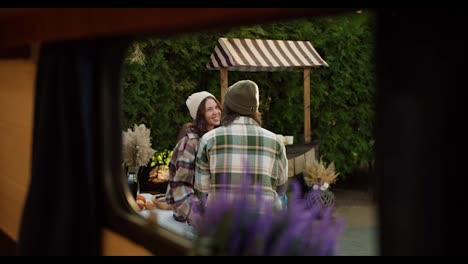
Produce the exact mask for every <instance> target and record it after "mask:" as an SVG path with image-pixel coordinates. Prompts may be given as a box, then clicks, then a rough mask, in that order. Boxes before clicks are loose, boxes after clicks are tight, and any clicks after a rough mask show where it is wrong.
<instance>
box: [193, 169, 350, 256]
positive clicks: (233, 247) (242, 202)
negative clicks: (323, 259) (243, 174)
mask: <svg viewBox="0 0 468 264" xmlns="http://www.w3.org/2000/svg"><path fill="white" fill-rule="evenodd" d="M247 178H248V177H247ZM253 183H254V179H248V180H245V181H244V182H242V183H241V184H240V186H239V188H238V189H236V195H235V196H232V191H233V190H231V189H227V188H225V189H222V190H220V191H219V193H218V194H217V196H216V200H215V201H214V202H213V203H211V204H210V206H209V208H205V209H204V210H201V209H200V208H195V207H197V206H193V207H194V208H193V214H195V215H196V216H194V217H193V218H192V219H194V223H193V224H194V227H195V230H196V233H197V239H196V240H195V241H194V254H196V255H236V256H244V255H320V256H323V255H334V254H335V253H336V248H337V243H338V238H339V236H340V234H341V232H342V228H343V224H344V222H343V220H342V219H340V218H336V217H335V216H334V215H333V207H323V206H321V204H320V203H316V204H313V205H310V204H307V200H305V199H303V198H302V195H301V190H300V187H299V183H297V182H293V183H292V195H291V199H290V205H289V208H288V210H276V209H274V207H273V204H272V203H271V202H270V201H266V200H264V199H263V197H262V195H261V189H260V187H257V186H255V185H253Z"/></svg>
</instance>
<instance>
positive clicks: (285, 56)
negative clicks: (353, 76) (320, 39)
mask: <svg viewBox="0 0 468 264" xmlns="http://www.w3.org/2000/svg"><path fill="white" fill-rule="evenodd" d="M319 66H328V64H327V62H326V61H324V60H323V59H322V58H321V57H320V55H319V54H318V53H317V51H316V50H315V49H314V47H313V46H312V44H311V43H310V42H309V41H292V40H266V39H237V38H233V39H228V38H220V39H219V40H218V44H217V45H216V47H215V48H214V51H213V53H212V54H211V57H210V62H209V63H208V64H207V65H206V67H207V68H208V69H209V70H219V69H220V68H223V67H226V68H227V69H228V70H229V71H251V72H253V71H284V70H302V69H303V68H304V67H319Z"/></svg>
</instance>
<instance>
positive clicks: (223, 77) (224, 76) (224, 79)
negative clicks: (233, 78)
mask: <svg viewBox="0 0 468 264" xmlns="http://www.w3.org/2000/svg"><path fill="white" fill-rule="evenodd" d="M219 81H220V83H221V93H220V95H219V96H220V97H221V98H220V102H221V105H222V104H223V103H224V95H225V94H226V92H227V88H228V70H227V68H225V67H224V68H221V69H220V80H219Z"/></svg>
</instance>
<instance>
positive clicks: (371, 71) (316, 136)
mask: <svg viewBox="0 0 468 264" xmlns="http://www.w3.org/2000/svg"><path fill="white" fill-rule="evenodd" d="M220 37H228V38H261V39H282V40H307V41H310V42H311V43H312V44H313V45H314V47H315V49H316V50H317V52H318V53H319V54H320V55H321V56H322V58H323V59H324V60H325V61H327V63H328V64H329V66H330V67H320V68H312V69H311V76H310V81H311V96H310V102H311V125H312V140H313V141H317V142H318V143H319V144H320V155H321V156H322V157H323V159H324V161H326V162H330V161H335V164H336V167H337V171H338V172H340V173H341V175H349V174H350V173H352V172H353V171H354V170H355V169H357V168H360V167H362V166H363V165H366V164H368V163H369V162H370V161H371V160H372V159H373V146H372V142H373V137H372V135H373V126H374V117H375V106H374V96H375V62H374V47H375V43H374V17H373V15H372V13H368V12H362V13H360V14H358V13H356V14H350V15H346V16H333V17H319V18H313V19H302V20H295V21H289V22H281V23H275V24H266V25H255V26H249V27H242V28H235V29H230V30H226V31H205V32H197V33H191V34H186V35H179V36H175V37H174V36H171V37H166V38H162V37H161V38H150V39H142V40H138V41H135V43H133V45H132V46H131V47H130V48H129V50H128V57H127V58H128V59H127V60H126V62H125V63H124V66H123V78H122V94H123V102H122V103H123V112H124V114H123V118H124V120H123V126H124V127H123V128H122V129H123V130H124V129H126V128H127V127H131V126H132V125H133V124H140V123H144V124H146V125H147V127H149V128H151V133H152V135H151V136H152V143H153V148H155V149H156V151H157V153H159V155H166V156H168V155H170V153H169V151H170V150H172V148H173V147H174V145H175V143H176V142H175V141H176V137H177V135H178V132H179V129H180V127H181V126H182V124H183V123H185V122H190V121H191V118H190V115H189V113H188V110H187V108H186V106H185V100H186V98H187V97H188V96H189V95H190V94H191V93H193V92H197V91H201V90H207V91H210V92H211V93H213V94H214V95H215V96H216V97H218V98H220V97H219V96H220V88H219V87H220V83H219V72H218V71H209V70H207V69H206V64H207V63H208V61H209V58H210V55H211V53H212V51H213V49H214V47H215V45H216V44H217V41H218V38H220ZM240 79H251V80H254V81H255V82H256V83H257V84H258V85H259V88H260V101H261V105H260V111H261V112H262V115H263V121H264V127H265V128H267V129H269V130H271V131H273V132H275V133H277V134H283V135H294V136H295V143H302V142H303V138H304V136H303V129H304V127H303V126H304V120H303V118H304V110H303V73H302V71H297V72H292V71H286V72H255V73H247V72H229V78H228V80H229V85H231V84H232V83H234V82H236V81H237V80H240Z"/></svg>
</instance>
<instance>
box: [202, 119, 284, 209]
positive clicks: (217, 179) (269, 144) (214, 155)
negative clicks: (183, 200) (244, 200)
mask: <svg viewBox="0 0 468 264" xmlns="http://www.w3.org/2000/svg"><path fill="white" fill-rule="evenodd" d="M196 163H197V166H196V172H195V188H196V189H197V190H198V191H200V192H201V193H204V194H209V195H208V201H207V206H209V203H210V200H212V199H215V197H216V193H217V192H218V191H219V190H221V189H222V190H223V191H227V192H228V193H229V194H230V195H235V194H236V193H237V192H238V188H239V186H240V185H241V184H243V183H244V184H245V183H246V182H245V181H247V182H248V183H250V184H249V185H251V186H252V188H253V186H254V185H256V186H258V187H260V189H261V192H262V199H264V200H267V201H272V202H274V204H275V206H276V207H278V208H281V201H280V200H279V197H278V195H281V194H282V193H283V192H284V191H285V188H286V183H287V170H288V167H287V166H288V165H287V159H286V153H285V148H284V145H283V144H282V143H281V142H279V141H278V140H277V139H276V135H275V134H274V133H272V132H270V131H268V130H266V129H264V128H261V127H260V126H259V124H258V123H257V122H256V121H254V119H252V118H250V117H247V116H240V117H238V118H237V119H235V120H234V121H233V122H232V123H231V124H229V125H226V126H221V127H218V128H216V129H214V130H212V131H210V132H208V133H206V134H205V135H204V136H203V137H202V139H201V140H200V146H199V152H198V155H197V162H196ZM236 189H237V190H236ZM252 194H253V192H252ZM252 199H254V198H253V196H252Z"/></svg>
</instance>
